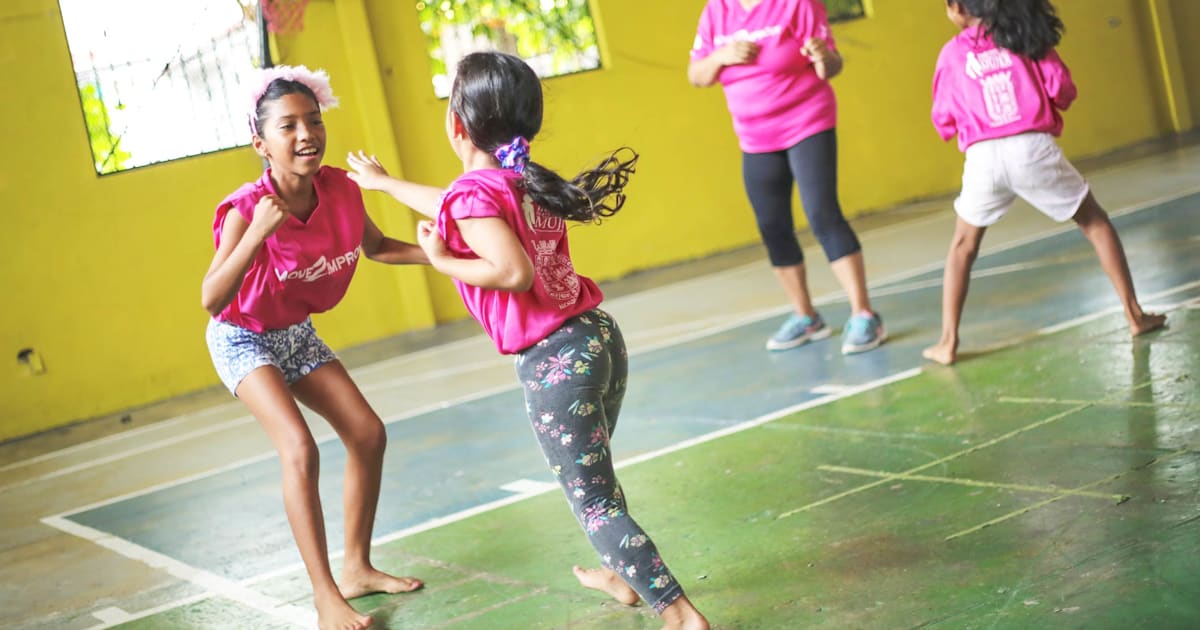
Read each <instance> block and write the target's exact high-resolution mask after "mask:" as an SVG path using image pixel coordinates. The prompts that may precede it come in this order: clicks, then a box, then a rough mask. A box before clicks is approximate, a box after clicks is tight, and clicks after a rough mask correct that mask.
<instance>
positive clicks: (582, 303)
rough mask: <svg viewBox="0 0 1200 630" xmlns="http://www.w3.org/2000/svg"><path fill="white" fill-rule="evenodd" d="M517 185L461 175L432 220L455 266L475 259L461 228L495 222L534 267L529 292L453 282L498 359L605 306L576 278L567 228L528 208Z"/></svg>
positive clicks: (486, 174)
mask: <svg viewBox="0 0 1200 630" xmlns="http://www.w3.org/2000/svg"><path fill="white" fill-rule="evenodd" d="M520 179H521V176H520V175H518V174H517V173H515V172H513V171H509V170H502V169H485V170H479V171H471V172H469V173H464V174H463V175H462V176H460V177H459V178H458V179H456V180H454V183H452V184H450V188H449V189H448V190H447V191H446V194H445V195H444V196H443V197H442V207H441V210H440V211H439V212H438V218H437V227H438V233H439V234H441V236H442V238H443V239H444V240H445V241H446V246H447V247H448V248H449V250H450V252H451V253H453V254H454V255H455V256H457V257H459V258H478V256H476V255H475V252H473V251H472V250H471V247H470V246H469V245H467V243H466V241H465V240H463V237H462V233H461V232H459V228H458V221H460V220H463V219H479V218H486V217H497V218H500V219H503V220H504V222H505V223H507V224H508V226H509V227H510V228H512V231H513V233H514V234H516V235H517V238H518V239H519V240H520V241H521V245H522V246H523V247H524V248H525V253H526V254H528V255H529V260H531V261H533V270H534V280H533V287H531V288H530V289H529V290H528V291H522V292H519V293H518V292H513V291H502V290H499V289H482V288H480V287H476V286H472V285H469V284H467V283H465V282H461V281H459V280H455V281H454V286H455V287H457V288H458V294H459V295H460V296H462V299H463V303H465V304H466V306H467V310H468V311H470V313H471V315H472V316H473V317H474V318H475V319H476V320H478V321H479V323H480V324H481V325H482V326H483V330H484V332H486V333H487V335H488V336H489V337H491V338H492V341H493V342H495V344H496V348H497V349H499V350H500V352H501V353H503V354H515V353H517V352H520V351H522V350H524V349H526V348H528V347H529V346H532V345H533V344H535V343H537V342H539V341H541V340H542V339H545V338H546V337H547V336H549V335H550V333H552V332H554V331H555V330H558V328H559V327H560V326H562V325H563V322H565V321H567V320H568V319H570V318H572V317H574V316H576V315H579V314H580V313H583V312H585V311H587V310H589V309H592V308H595V307H596V306H598V305H599V304H600V301H601V300H602V299H603V298H604V296H603V294H601V293H600V287H598V286H596V283H595V282H593V281H592V280H590V279H588V278H585V277H583V276H580V275H579V274H577V273H575V267H574V266H573V265H572V264H571V251H570V248H569V247H568V246H567V224H566V221H565V220H564V219H562V218H560V217H557V216H555V215H553V214H550V213H549V212H546V211H545V210H542V209H541V208H539V207H537V206H535V205H533V203H532V202H531V201H530V200H529V198H528V197H526V196H525V194H524V193H522V192H521V191H520V190H518V188H517V184H518V182H519V180H520Z"/></svg>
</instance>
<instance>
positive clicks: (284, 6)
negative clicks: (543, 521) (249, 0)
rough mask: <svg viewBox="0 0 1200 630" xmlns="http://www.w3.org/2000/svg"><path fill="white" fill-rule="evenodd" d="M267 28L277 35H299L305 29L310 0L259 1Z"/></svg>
mask: <svg viewBox="0 0 1200 630" xmlns="http://www.w3.org/2000/svg"><path fill="white" fill-rule="evenodd" d="M259 1H260V2H261V3H262V5H261V6H262V12H263V17H265V18H266V20H267V28H268V29H269V30H270V31H271V32H272V33H275V34H277V35H287V34H293V33H298V32H300V31H301V30H302V29H303V28H304V7H305V6H306V5H307V4H308V0H259Z"/></svg>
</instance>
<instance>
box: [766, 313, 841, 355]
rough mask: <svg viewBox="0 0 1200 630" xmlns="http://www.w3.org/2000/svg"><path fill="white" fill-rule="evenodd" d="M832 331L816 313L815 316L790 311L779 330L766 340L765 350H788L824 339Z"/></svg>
mask: <svg viewBox="0 0 1200 630" xmlns="http://www.w3.org/2000/svg"><path fill="white" fill-rule="evenodd" d="M831 333H832V331H830V330H829V326H826V325H825V320H823V319H821V316H820V315H819V314H818V315H816V316H815V317H809V316H808V315H797V314H796V313H792V314H791V315H788V318H787V319H785V320H784V321H783V324H782V325H780V326H779V330H776V331H775V334H774V335H771V338H770V339H768V340H767V350H772V351H776V350H788V349H791V348H795V347H796V346H802V345H804V344H806V343H808V342H810V341H816V340H818V339H824V338H826V337H828V336H829V335H830V334H831Z"/></svg>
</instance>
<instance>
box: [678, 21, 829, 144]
mask: <svg viewBox="0 0 1200 630" xmlns="http://www.w3.org/2000/svg"><path fill="white" fill-rule="evenodd" d="M810 37H819V38H822V39H824V40H825V42H826V43H827V44H828V45H829V47H830V48H831V49H832V48H834V41H833V33H831V32H830V31H829V20H828V18H827V17H826V15H825V5H824V4H822V3H821V1H820V0H763V1H762V2H761V3H759V4H758V5H756V6H755V7H754V8H753V9H750V10H749V11H747V10H746V8H745V7H743V6H742V3H741V2H739V1H738V0H708V4H706V5H705V6H704V12H703V13H701V14H700V25H699V27H698V28H697V29H696V42H695V44H694V46H693V47H692V59H693V60H696V61H698V60H700V59H704V58H706V57H708V56H709V55H711V54H712V53H713V52H714V51H716V50H717V49H718V48H721V47H723V46H725V45H726V44H728V43H730V42H732V41H737V40H743V41H752V42H755V43H757V44H758V45H759V46H761V50H760V51H759V53H758V57H757V58H756V59H755V60H754V62H753V63H749V64H743V65H737V66H725V67H724V68H722V69H721V73H720V74H719V75H717V79H718V80H719V81H720V82H721V85H722V87H724V89H725V100H726V102H727V103H728V105H729V113H730V114H731V115H732V116H733V130H734V132H735V133H737V137H738V141H739V144H740V145H741V148H742V150H743V151H745V152H746V153H770V152H773V151H783V150H786V149H790V148H791V147H792V146H794V145H795V144H796V143H798V142H800V141H801V140H803V139H805V138H808V137H809V136H813V135H816V134H818V133H820V132H822V131H826V130H829V129H833V128H834V127H836V126H837V100H836V98H835V97H834V95H833V88H832V87H830V85H829V83H828V82H827V81H824V80H822V79H821V78H820V77H818V76H817V72H816V70H815V69H814V68H813V63H812V61H811V60H809V58H808V57H806V56H805V55H804V54H803V53H801V52H800V49H801V48H803V47H804V42H805V41H807V40H808V38H810Z"/></svg>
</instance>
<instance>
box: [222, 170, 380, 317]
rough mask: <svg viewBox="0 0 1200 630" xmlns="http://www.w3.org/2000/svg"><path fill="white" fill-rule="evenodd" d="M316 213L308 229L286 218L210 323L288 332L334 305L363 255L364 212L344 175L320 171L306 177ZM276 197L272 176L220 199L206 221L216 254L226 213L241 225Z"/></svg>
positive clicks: (358, 195)
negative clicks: (262, 202) (236, 215)
mask: <svg viewBox="0 0 1200 630" xmlns="http://www.w3.org/2000/svg"><path fill="white" fill-rule="evenodd" d="M313 184H314V185H315V186H316V189H317V207H316V208H315V209H314V210H313V212H312V215H311V216H309V217H308V221H301V220H300V219H298V218H296V217H294V216H292V217H288V218H287V219H286V220H284V222H283V224H282V225H280V226H279V229H278V230H276V232H275V233H274V234H272V235H271V236H270V237H268V238H267V240H266V242H265V243H263V246H262V248H260V249H259V250H258V255H257V256H255V257H254V262H252V263H251V264H250V269H249V270H248V271H246V277H245V279H244V280H243V281H242V287H241V288H240V289H239V290H238V293H237V297H235V298H234V299H233V302H230V304H229V306H227V307H225V310H223V311H221V313H220V315H218V316H217V319H219V320H221V321H224V322H229V323H231V324H235V325H237V326H241V327H242V328H246V329H249V330H253V331H254V332H262V331H264V330H274V329H279V328H287V327H288V326H291V325H293V324H298V323H300V322H302V321H304V320H305V318H307V317H308V316H309V315H311V314H313V313H322V312H324V311H327V310H329V309H331V308H333V307H334V306H335V305H336V304H337V303H338V302H340V301H341V299H342V296H344V295H345V294H346V289H347V287H349V286H350V278H352V277H353V276H354V269H355V267H356V266H357V265H358V257H359V255H360V254H361V252H362V239H363V228H364V226H365V222H366V216H367V215H366V209H365V208H364V207H363V200H362V192H361V191H360V190H359V189H358V185H356V184H355V183H354V182H352V181H350V178H348V177H346V171H343V170H342V169H339V168H334V167H332V166H322V167H321V170H319V171H317V174H316V176H314V177H313ZM269 194H275V187H274V185H273V184H272V183H271V171H270V169H268V170H267V171H266V172H265V173H263V176H262V177H261V178H260V179H259V180H258V181H257V182H253V183H247V184H243V185H242V186H241V188H238V189H237V190H236V191H234V193H233V194H231V195H229V196H228V197H226V198H225V200H224V201H222V202H221V204H220V205H218V206H217V214H216V218H215V219H214V220H213V240H214V241H215V243H216V245H217V247H220V246H221V229H222V227H223V226H224V225H225V217H226V216H227V215H228V213H229V210H230V209H231V208H233V209H236V210H237V212H238V213H239V214H241V215H242V218H244V219H245V220H246V221H247V222H250V221H252V220H253V219H254V206H255V204H257V203H258V200H259V199H262V198H263V197H264V196H266V195H269Z"/></svg>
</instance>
